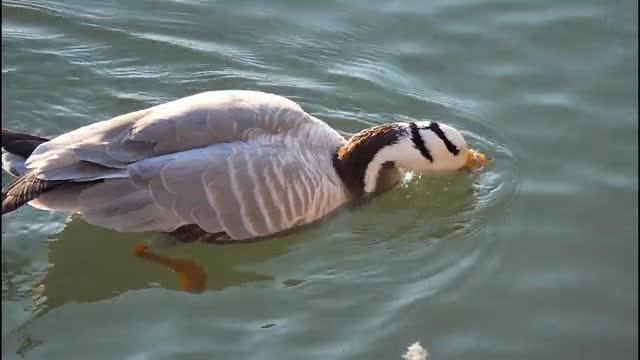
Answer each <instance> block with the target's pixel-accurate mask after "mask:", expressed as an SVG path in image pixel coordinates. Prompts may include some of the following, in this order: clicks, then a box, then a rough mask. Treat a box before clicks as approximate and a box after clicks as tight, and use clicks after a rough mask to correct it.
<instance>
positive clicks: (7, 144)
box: [2, 129, 49, 159]
mask: <svg viewBox="0 0 640 360" xmlns="http://www.w3.org/2000/svg"><path fill="white" fill-rule="evenodd" d="M47 141H49V139H45V138H41V137H39V136H35V135H29V134H24V133H19V132H15V131H11V130H8V129H2V147H3V148H4V149H5V150H6V151H8V152H10V153H12V154H16V155H20V156H22V157H24V158H25V159H26V158H28V157H29V156H31V153H33V151H34V150H35V149H36V148H37V147H38V145H40V144H42V143H45V142H47Z"/></svg>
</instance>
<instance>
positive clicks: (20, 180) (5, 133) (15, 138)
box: [2, 129, 64, 215]
mask: <svg viewBox="0 0 640 360" xmlns="http://www.w3.org/2000/svg"><path fill="white" fill-rule="evenodd" d="M47 141H49V140H48V139H45V138H41V137H38V136H34V135H29V134H23V133H19V132H15V131H11V130H7V129H2V149H3V152H2V169H3V170H4V171H6V172H7V173H9V174H11V175H13V176H15V177H16V178H15V179H14V180H13V181H12V182H11V183H9V184H8V185H7V186H6V187H5V188H4V189H2V214H3V215H4V214H6V213H10V212H12V211H14V210H16V209H17V208H19V207H20V206H22V205H24V204H26V203H28V202H29V201H31V200H33V199H35V198H37V197H38V196H40V194H42V193H44V192H45V191H48V190H49V189H52V188H54V187H56V186H58V185H61V184H62V183H64V181H49V180H42V179H38V178H37V177H36V176H35V174H34V173H33V172H32V171H29V170H27V168H26V167H25V161H27V158H29V156H31V154H32V153H33V151H34V150H35V149H36V148H37V147H38V145H40V144H42V143H45V142H47Z"/></svg>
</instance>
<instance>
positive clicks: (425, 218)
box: [3, 170, 513, 310]
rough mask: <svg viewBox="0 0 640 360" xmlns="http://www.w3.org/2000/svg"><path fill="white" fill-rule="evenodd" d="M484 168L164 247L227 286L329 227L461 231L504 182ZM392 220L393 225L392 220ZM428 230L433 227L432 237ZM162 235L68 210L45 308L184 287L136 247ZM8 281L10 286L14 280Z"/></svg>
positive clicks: (214, 285)
mask: <svg viewBox="0 0 640 360" xmlns="http://www.w3.org/2000/svg"><path fill="white" fill-rule="evenodd" d="M486 174H491V172H490V170H487V171H486V172H484V173H477V174H467V173H463V172H459V173H454V174H445V175H433V176H420V175H413V174H410V175H409V176H408V178H407V179H406V181H405V182H404V183H403V184H402V185H401V186H399V187H398V188H397V189H395V190H393V191H390V192H388V193H386V194H384V195H382V196H380V197H378V198H376V199H374V200H373V201H371V202H370V203H369V204H366V205H364V206H362V207H360V208H357V209H355V210H347V209H343V210H341V211H339V212H338V213H337V214H336V215H335V216H334V217H333V218H331V219H327V220H326V221H323V222H320V223H319V224H316V225H314V226H311V227H309V228H305V229H302V230H299V231H295V232H293V233H291V234H289V235H286V236H282V237H279V238H274V239H269V240H265V241H260V242H255V243H248V244H227V245H210V244H186V245H179V246H175V247H171V248H167V249H164V250H160V251H159V253H160V254H162V255H166V256H170V257H172V258H184V259H191V260H193V261H195V262H196V263H198V264H200V265H202V266H203V268H204V270H205V271H206V273H207V277H208V278H207V283H206V290H221V289H224V288H227V287H230V286H239V285H242V284H247V283H254V282H260V281H270V280H273V278H272V277H271V276H269V275H267V274H261V273H258V272H255V271H251V270H243V269H242V267H243V265H255V264H259V263H262V262H265V261H267V260H269V259H272V258H276V257H278V256H282V255H284V254H287V253H288V252H290V251H291V250H292V247H293V245H295V244H296V243H298V242H300V241H304V240H305V239H310V238H322V237H323V236H325V235H328V234H336V233H342V234H345V235H346V234H349V233H350V234H351V236H350V237H351V238H353V237H354V236H355V238H356V239H359V240H358V241H361V240H363V239H364V240H365V241H371V242H380V241H383V242H392V241H395V240H399V241H407V239H411V238H415V239H416V240H421V241H424V240H432V239H447V238H462V237H464V235H465V234H468V233H470V232H472V231H473V229H474V228H475V227H477V226H479V225H480V223H481V222H479V221H476V220H477V219H476V218H477V217H478V216H480V215H481V214H482V212H481V211H479V210H482V209H481V207H482V205H483V201H485V200H487V199H485V198H484V196H487V195H491V190H495V189H496V187H498V186H499V185H500V184H489V185H485V187H484V188H483V187H482V186H481V185H480V183H479V181H480V180H481V179H482V176H483V175H486ZM494 175H495V176H498V175H497V174H494ZM474 184H475V185H476V186H474ZM487 188H490V189H489V190H487ZM511 195H513V194H511ZM507 197H509V196H507ZM408 204H410V206H408ZM381 213H385V214H386V215H385V216H386V217H388V219H386V222H385V223H380V222H379V221H378V218H379V217H378V216H376V214H381ZM389 222H391V223H394V226H388V223H389ZM424 234H429V236H428V238H424ZM157 236H160V235H158V234H152V233H147V234H135V233H119V232H116V231H111V230H107V229H103V228H100V227H96V226H93V225H90V224H87V223H86V222H84V221H83V220H81V219H80V218H78V217H72V218H70V220H69V221H68V222H67V223H66V224H65V226H64V229H63V230H62V231H61V232H59V233H57V234H55V235H53V236H52V237H51V239H50V240H49V241H48V242H47V248H48V269H47V270H46V271H45V272H44V275H43V277H42V278H41V279H40V280H39V281H38V283H37V285H36V286H35V294H36V295H35V298H36V302H37V303H38V305H39V308H40V309H41V310H49V309H51V308H55V307H59V306H61V305H63V304H65V303H70V302H97V301H101V300H105V299H110V298H113V297H115V296H118V295H119V294H121V293H124V292H126V291H128V290H135V289H143V288H149V287H162V288H166V289H171V290H178V289H179V284H178V281H177V279H176V275H175V274H174V273H173V272H171V271H169V270H168V269H167V268H164V267H160V266H158V265H157V264H154V263H151V262H148V261H144V260H142V259H140V258H139V257H136V256H134V254H133V248H134V246H135V245H136V244H137V243H140V242H141V241H144V240H145V239H149V238H150V237H157ZM402 239H405V240H402ZM3 266H4V263H3ZM6 278H7V279H10V278H11V277H9V276H8V277H6ZM301 281H302V280H296V279H289V280H287V282H288V283H298V282H301ZM6 286H7V287H10V282H9V280H7V285H6ZM9 292H10V291H7V292H5V293H7V294H8V293H9Z"/></svg>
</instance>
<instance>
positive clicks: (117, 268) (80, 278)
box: [38, 218, 295, 309]
mask: <svg viewBox="0 0 640 360" xmlns="http://www.w3.org/2000/svg"><path fill="white" fill-rule="evenodd" d="M149 236H156V235H153V234H131V233H118V232H116V231H111V230H106V229H103V228H99V227H96V226H93V225H90V224H87V223H86V222H84V221H82V220H80V219H77V218H74V219H72V220H70V221H69V222H68V223H67V224H66V226H65V228H64V230H63V231H62V232H60V233H58V234H56V235H54V236H53V238H52V239H51V240H50V241H49V242H48V252H49V269H48V271H47V272H46V274H45V275H44V278H43V279H42V280H41V281H40V284H39V286H38V292H39V297H40V299H41V300H40V301H41V302H42V307H43V308H47V309H51V308H55V307H58V306H61V305H63V304H65V303H68V302H95V301H100V300H105V299H109V298H112V297H115V296H117V295H119V294H121V293H123V292H125V291H127V290H135V289H142V288H148V287H157V286H160V287H163V288H167V289H172V290H177V289H179V287H178V282H177V280H176V276H175V274H173V273H172V272H170V271H168V270H166V269H165V268H161V267H159V266H158V265H156V264H153V263H150V262H147V261H144V260H142V259H140V258H138V257H136V256H134V254H133V247H134V245H135V244H136V243H138V242H140V241H142V240H144V239H145V237H149ZM294 242H295V239H293V238H281V239H277V240H274V241H268V242H260V243H254V244H241V245H237V246H219V245H207V244H189V245H183V246H177V247H173V248H169V249H165V250H162V251H160V253H162V254H165V255H170V256H172V257H181V258H190V259H193V260H194V261H196V262H198V263H199V264H201V265H202V266H203V267H204V269H205V270H206V272H207V273H208V282H207V285H206V287H207V289H208V290H221V289H224V288H226V287H229V286H238V285H242V284H245V283H251V282H258V281H267V280H272V278H271V277H269V276H268V275H264V274H259V273H256V272H253V271H249V270H247V271H245V270H242V269H240V268H241V267H242V265H245V264H256V263H260V262H263V261H266V260H268V259H270V258H274V257H277V256H280V255H283V254H285V253H287V252H288V251H289V250H290V247H291V245H292V244H293V243H294Z"/></svg>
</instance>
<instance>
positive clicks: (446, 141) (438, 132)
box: [428, 121, 460, 155]
mask: <svg viewBox="0 0 640 360" xmlns="http://www.w3.org/2000/svg"><path fill="white" fill-rule="evenodd" d="M428 129H430V130H431V131H433V132H434V133H435V134H436V135H438V137H439V138H440V140H442V142H444V146H446V147H447V150H449V152H450V153H452V154H453V155H458V154H459V153H460V149H458V147H457V146H455V145H453V143H452V142H451V140H449V139H448V138H447V136H446V135H445V134H444V132H443V131H442V129H440V125H438V123H437V122H435V121H432V122H431V124H429V127H428Z"/></svg>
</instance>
